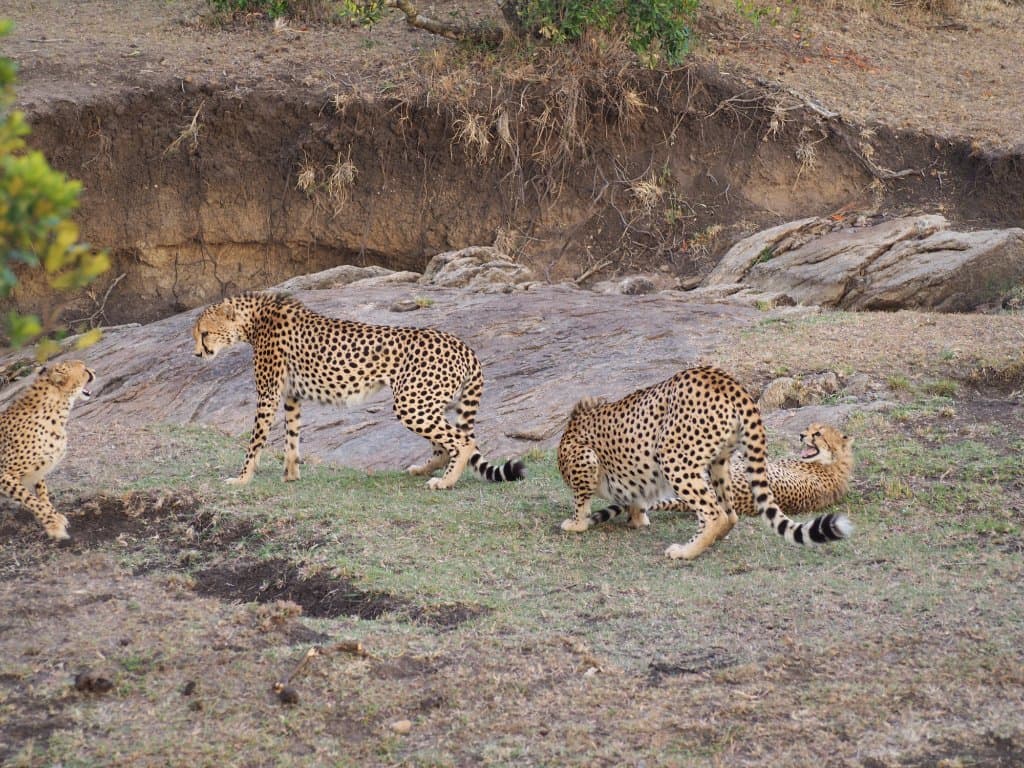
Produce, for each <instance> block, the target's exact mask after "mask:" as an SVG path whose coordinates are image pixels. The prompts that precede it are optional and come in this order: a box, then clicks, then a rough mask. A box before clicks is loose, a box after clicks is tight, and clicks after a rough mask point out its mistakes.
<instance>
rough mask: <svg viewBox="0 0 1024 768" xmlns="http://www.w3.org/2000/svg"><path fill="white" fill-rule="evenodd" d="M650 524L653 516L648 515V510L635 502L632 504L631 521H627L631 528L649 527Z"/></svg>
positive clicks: (630, 509)
mask: <svg viewBox="0 0 1024 768" xmlns="http://www.w3.org/2000/svg"><path fill="white" fill-rule="evenodd" d="M650 524H651V518H649V517H648V516H647V510H645V509H644V508H643V507H638V506H636V505H635V504H634V505H631V506H630V508H629V522H628V523H627V525H628V526H629V527H630V528H647V527H648V526H650Z"/></svg>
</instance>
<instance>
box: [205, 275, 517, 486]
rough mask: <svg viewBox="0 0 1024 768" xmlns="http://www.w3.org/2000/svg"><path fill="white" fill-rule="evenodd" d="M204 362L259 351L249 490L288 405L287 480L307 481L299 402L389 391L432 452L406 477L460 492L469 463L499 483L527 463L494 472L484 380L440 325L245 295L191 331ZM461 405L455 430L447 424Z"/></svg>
mask: <svg viewBox="0 0 1024 768" xmlns="http://www.w3.org/2000/svg"><path fill="white" fill-rule="evenodd" d="M192 336H193V338H194V339H195V354H196V356H197V357H202V358H213V357H215V356H216V354H217V353H218V352H219V351H220V350H222V349H224V348H225V347H228V346H231V345H232V344H235V343H237V342H240V341H246V342H249V343H250V344H251V345H252V348H253V371H254V374H255V378H256V394H257V403H256V422H255V425H254V426H253V430H252V437H251V438H250V440H249V450H248V452H247V453H246V456H245V464H244V465H243V466H242V471H241V473H239V475H238V477H235V478H230V479H229V480H228V481H227V482H229V483H235V484H244V483H247V482H249V480H250V479H251V478H252V476H253V473H254V472H255V470H256V467H257V466H258V464H259V459H260V452H261V451H262V449H263V445H264V443H265V442H266V439H267V435H268V433H269V432H270V425H271V423H272V421H273V418H274V416H275V415H276V414H277V409H278V406H279V404H280V402H281V399H282V397H283V398H284V414H285V432H286V441H285V460H284V467H285V469H284V479H285V480H286V481H289V480H298V479H299V428H300V426H301V418H300V410H299V408H300V402H301V401H302V400H318V401H320V402H323V403H346V404H355V403H359V402H362V401H363V400H364V399H366V398H367V397H368V396H370V395H372V394H373V393H375V392H377V391H378V390H380V389H381V388H383V387H385V386H388V387H391V391H392V394H393V395H394V410H395V414H396V415H397V416H398V418H399V420H400V421H401V422H402V424H404V425H405V426H406V427H408V428H409V429H410V430H412V431H413V432H415V433H416V434H417V435H420V436H421V437H425V438H426V439H427V440H429V441H430V443H431V445H432V446H433V449H434V451H433V455H432V456H431V457H430V459H428V460H427V461H426V462H425V463H423V464H420V465H413V466H411V467H409V468H408V470H407V471H408V472H409V473H410V474H413V475H429V474H430V473H432V472H434V471H435V470H438V469H441V468H444V473H443V474H442V476H441V477H432V478H430V480H429V481H428V482H427V487H428V488H433V489H446V488H451V487H452V486H453V485H455V482H456V481H457V480H458V479H459V476H460V475H462V472H463V470H464V469H465V468H466V465H467V464H469V465H470V466H472V467H473V468H475V469H476V471H477V472H478V473H479V474H480V475H481V476H482V477H484V478H485V479H487V480H491V481H494V482H498V481H506V480H521V479H522V478H523V477H525V476H526V472H525V467H524V465H523V463H522V462H521V461H514V462H513V461H509V462H505V463H504V464H501V465H493V464H489V463H488V462H486V461H484V460H483V458H482V457H481V455H480V453H479V451H478V450H477V445H476V438H475V437H474V435H473V424H474V420H475V418H476V412H477V408H478V407H479V405H480V395H481V394H482V392H483V373H482V372H481V369H480V361H479V360H478V359H477V357H476V355H475V354H474V353H473V351H472V350H471V349H470V348H469V347H468V346H466V345H465V344H464V343H463V342H462V341H460V340H459V339H457V338H456V337H455V336H452V335H451V334H448V333H443V332H441V331H437V330H434V329H432V328H396V327H391V326H383V325H366V324H365V323H358V322H353V321H349V320H336V319H334V318H330V317H325V316H323V315H319V314H317V313H316V312H313V311H312V310H310V309H308V308H307V307H305V306H304V305H303V304H301V303H300V302H298V301H296V300H295V299H292V298H288V297H286V296H279V295H275V294H269V293H245V294H242V295H240V296H235V297H233V298H229V299H224V300H223V301H221V302H219V303H217V304H213V305H211V306H209V307H207V308H206V309H205V310H204V311H203V312H202V314H200V315H199V318H198V319H197V320H196V323H195V326H194V327H193V328H192ZM452 405H453V406H454V408H455V413H456V420H455V424H454V425H453V424H451V423H450V422H449V421H448V420H447V419H446V418H445V410H446V409H447V408H448V407H449V406H452Z"/></svg>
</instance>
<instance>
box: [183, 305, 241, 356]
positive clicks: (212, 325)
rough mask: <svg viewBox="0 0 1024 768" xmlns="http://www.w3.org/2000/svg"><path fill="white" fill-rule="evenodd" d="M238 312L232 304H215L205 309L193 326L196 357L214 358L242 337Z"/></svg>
mask: <svg viewBox="0 0 1024 768" xmlns="http://www.w3.org/2000/svg"><path fill="white" fill-rule="evenodd" d="M237 315H238V313H237V312H236V311H235V308H234V307H233V306H231V305H230V304H224V303H221V304H214V305H213V306H211V307H207V308H206V309H205V310H203V313H202V314H201V315H199V317H198V319H197V320H196V324H195V325H194V326H192V338H193V339H195V342H196V346H195V350H194V354H195V356H196V357H204V358H213V357H216V356H217V353H218V352H220V351H221V350H222V349H224V348H225V347H230V346H231V345H232V344H234V343H235V342H236V341H238V340H239V339H240V338H241V329H240V325H239V322H238V316H237Z"/></svg>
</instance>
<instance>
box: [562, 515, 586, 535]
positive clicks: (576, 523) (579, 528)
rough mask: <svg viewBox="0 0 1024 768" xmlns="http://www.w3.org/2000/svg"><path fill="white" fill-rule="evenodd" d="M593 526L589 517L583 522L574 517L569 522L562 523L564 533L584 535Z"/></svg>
mask: <svg viewBox="0 0 1024 768" xmlns="http://www.w3.org/2000/svg"><path fill="white" fill-rule="evenodd" d="M590 525H591V520H590V518H589V517H585V518H583V519H582V520H577V519H576V518H574V517H570V518H569V519H568V520H563V521H562V530H563V531H572V532H573V533H583V531H585V530H587V528H589V527H590Z"/></svg>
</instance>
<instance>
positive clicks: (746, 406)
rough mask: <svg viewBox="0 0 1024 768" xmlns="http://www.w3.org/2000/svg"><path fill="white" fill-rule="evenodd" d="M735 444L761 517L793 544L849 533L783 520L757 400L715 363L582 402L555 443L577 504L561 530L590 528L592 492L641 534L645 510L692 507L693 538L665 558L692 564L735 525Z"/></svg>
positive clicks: (831, 518) (838, 526) (834, 520)
mask: <svg viewBox="0 0 1024 768" xmlns="http://www.w3.org/2000/svg"><path fill="white" fill-rule="evenodd" d="M737 444H738V445H739V446H741V447H742V450H743V456H744V460H745V466H746V473H747V479H748V481H749V482H750V486H751V488H753V489H754V505H755V507H756V509H757V512H758V514H760V516H761V517H762V518H764V519H765V520H766V521H767V522H768V523H769V525H771V527H772V528H773V529H774V530H775V532H776V533H778V534H779V535H780V536H783V537H784V538H785V539H786V540H787V541H790V542H792V543H795V544H818V543H824V542H828V541H835V540H838V539H842V538H845V537H846V536H848V535H849V534H850V532H851V530H852V526H851V525H850V522H849V520H848V519H847V518H846V517H844V516H841V515H822V516H821V517H817V518H815V519H814V520H813V521H811V522H810V523H795V522H793V521H792V520H790V519H789V518H788V517H786V515H785V514H783V512H782V510H781V509H779V506H778V504H777V503H776V501H775V499H774V497H773V496H772V491H771V488H770V487H769V485H768V479H767V472H766V469H765V461H766V455H765V447H766V440H765V431H764V424H763V423H762V422H761V415H760V411H759V410H758V407H757V403H756V402H755V401H754V399H753V398H752V397H751V396H750V394H749V393H748V392H747V391H746V390H745V389H744V388H743V387H742V386H740V385H739V384H738V383H737V382H736V381H734V380H733V379H732V378H731V377H730V376H729V375H728V374H726V373H724V372H723V371H720V370H717V369H715V368H709V367H704V368H693V369H690V370H686V371H682V372H680V373H677V374H676V375H675V376H673V377H671V378H670V379H667V380H666V381H663V382H661V383H660V384H655V385H653V386H650V387H647V388H645V389H640V390H638V391H636V392H633V393H632V394H630V395H627V396H626V397H624V398H622V399H621V400H619V401H617V402H614V403H606V402H604V401H601V400H595V399H592V398H586V399H584V400H581V401H580V402H579V403H578V404H577V405H576V407H575V408H574V409H573V411H572V414H571V416H570V417H569V424H568V425H567V426H566V429H565V433H564V434H563V435H562V440H561V443H560V444H559V446H558V469H559V471H560V472H561V473H562V478H563V479H564V480H565V483H566V485H568V486H569V489H570V490H571V491H572V494H573V501H574V505H575V513H574V515H573V517H571V518H569V519H568V520H565V521H564V522H563V523H562V529H563V530H566V531H584V530H586V529H587V528H589V527H590V526H591V525H592V524H593V522H594V521H593V519H592V518H591V512H590V501H591V498H592V497H593V496H594V495H595V494H596V495H599V496H602V497H604V498H607V499H608V500H610V501H611V502H613V503H614V504H617V505H622V506H624V507H625V508H626V509H627V510H628V512H629V523H630V525H632V526H633V527H637V528H638V527H641V526H645V525H649V524H650V521H649V519H648V517H647V512H649V511H652V510H669V509H686V508H689V509H693V510H694V511H695V512H696V513H697V533H696V534H694V536H693V537H692V538H691V539H690V540H689V541H688V542H687V543H686V544H673V545H671V546H670V547H669V548H668V549H667V550H666V551H665V554H666V555H667V556H668V557H670V558H673V559H675V558H684V559H686V560H691V559H693V558H695V557H697V556H698V555H700V554H701V553H702V552H703V551H704V550H706V549H707V548H708V547H709V546H711V545H712V544H713V543H714V542H715V541H717V540H718V539H720V538H722V537H723V536H725V535H726V534H727V533H728V532H729V531H730V530H731V529H732V527H733V525H735V524H736V520H737V515H736V512H735V510H734V509H733V508H732V505H731V503H730V498H731V496H732V492H731V488H730V486H731V481H730V476H729V460H730V457H731V455H732V451H733V448H734V447H736V446H737ZM708 475H709V476H710V480H711V485H710V487H709V485H708V482H707V479H706V477H707V476H708Z"/></svg>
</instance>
